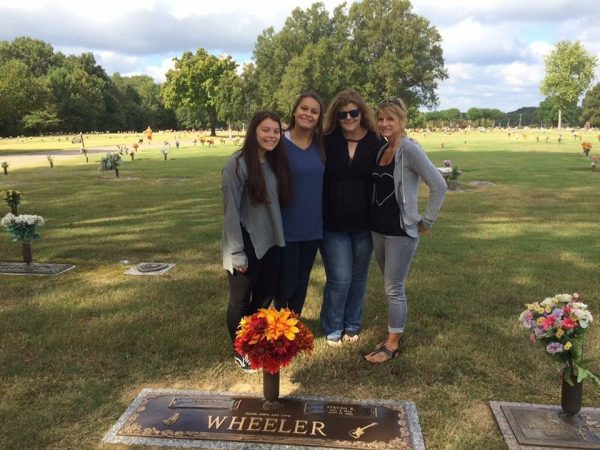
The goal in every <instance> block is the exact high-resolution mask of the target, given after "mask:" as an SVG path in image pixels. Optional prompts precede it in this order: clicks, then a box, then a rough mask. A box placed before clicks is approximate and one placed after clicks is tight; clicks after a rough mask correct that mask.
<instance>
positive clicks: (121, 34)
mask: <svg viewBox="0 0 600 450" xmlns="http://www.w3.org/2000/svg"><path fill="white" fill-rule="evenodd" d="M352 1H353V0H349V1H348V2H347V3H352ZM312 3H314V2H313V1H301V0H260V1H252V0H220V1H219V0H217V1H215V0H213V1H206V0H203V1H199V0H143V1H142V0H103V1H102V2H98V1H96V0H89V1H85V2H81V1H80V0H0V40H6V41H12V40H13V39H14V38H16V37H18V36H29V37H32V38H36V39H41V40H43V41H45V42H47V43H50V44H51V45H52V46H53V47H54V49H55V51H61V52H63V53H65V54H81V53H83V52H92V53H93V54H94V56H95V58H96V61H97V62H98V63H99V64H100V65H101V66H102V67H104V69H105V70H106V72H107V73H108V74H109V75H112V74H113V73H114V72H119V73H120V74H121V75H137V74H147V75H150V76H152V77H153V78H154V79H155V80H156V81H157V82H163V81H164V79H165V73H166V72H167V71H168V70H169V69H170V68H171V67H172V64H173V61H172V58H173V57H180V56H181V55H182V54H183V52H185V51H192V52H194V51H195V50H196V49H197V48H200V47H202V48H204V49H206V50H207V51H208V52H209V53H211V54H214V55H222V54H228V55H231V56H232V57H233V58H234V59H235V60H236V61H237V62H238V63H240V64H243V63H245V62H250V61H251V60H252V51H253V49H254V44H255V42H256V37H257V36H258V35H259V34H260V33H261V32H262V31H263V30H264V29H265V28H267V27H269V26H272V27H274V29H275V30H276V31H278V30H280V29H281V27H282V26H283V23H284V22H285V19H286V18H287V17H288V16H289V15H290V14H291V12H292V10H293V9H294V8H296V7H300V8H302V9H306V8H308V7H309V6H310V5H311V4H312ZM322 3H324V4H325V6H326V8H327V9H328V10H329V11H332V10H333V8H334V7H335V6H337V5H339V4H341V3H343V2H342V0H322ZM412 5H413V10H414V12H415V13H417V14H419V15H420V16H423V17H425V18H426V19H427V20H429V22H430V23H431V25H433V26H435V27H436V28H437V29H438V31H439V32H440V34H441V36H442V48H443V51H444V59H445V65H446V68H447V70H448V73H449V77H448V79H446V80H444V81H443V82H441V83H440V85H439V87H438V91H437V93H438V96H439V99H440V103H439V105H438V107H437V108H436V109H448V108H458V109H460V110H461V111H463V112H466V111H467V110H468V109H469V108H471V107H477V108H498V109H500V110H502V111H504V112H509V111H513V110H515V109H518V108H520V107H523V106H538V105H539V103H540V101H542V100H543V97H542V96H541V94H540V92H539V85H540V82H541V80H542V79H543V77H544V56H545V55H547V54H548V53H549V52H550V51H551V50H552V48H553V45H554V44H555V43H556V42H557V41H560V40H570V41H575V40H579V41H581V42H582V44H583V45H584V47H585V48H586V50H587V51H588V52H589V53H590V54H592V55H594V56H597V57H598V58H599V61H600V22H598V19H597V17H596V14H597V13H594V11H597V10H596V8H597V0H413V1H412ZM598 81H600V68H599V69H598V70H597V72H596V79H595V80H594V83H596V82H598Z"/></svg>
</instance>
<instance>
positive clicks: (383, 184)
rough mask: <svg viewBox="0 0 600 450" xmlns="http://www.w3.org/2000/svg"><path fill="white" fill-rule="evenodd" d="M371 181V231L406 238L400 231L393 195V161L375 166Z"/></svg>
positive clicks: (398, 212)
mask: <svg viewBox="0 0 600 450" xmlns="http://www.w3.org/2000/svg"><path fill="white" fill-rule="evenodd" d="M371 177H372V179H373V202H372V203H371V230H373V231H376V232H377V233H379V234H384V235H386V236H408V235H407V234H406V231H404V230H403V229H402V226H401V223H400V220H399V217H400V207H399V206H398V200H397V199H396V195H395V194H394V160H393V159H392V161H391V162H390V163H389V164H388V165H387V166H380V165H379V164H376V165H375V166H374V168H373V173H372V175H371Z"/></svg>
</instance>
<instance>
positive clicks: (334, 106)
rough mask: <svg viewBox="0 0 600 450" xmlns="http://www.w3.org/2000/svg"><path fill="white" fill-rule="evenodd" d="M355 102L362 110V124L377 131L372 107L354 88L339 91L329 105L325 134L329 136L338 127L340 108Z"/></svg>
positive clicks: (367, 128)
mask: <svg viewBox="0 0 600 450" xmlns="http://www.w3.org/2000/svg"><path fill="white" fill-rule="evenodd" d="M350 103H354V104H355V105H356V106H358V109H359V111H360V126H361V127H362V128H364V129H365V130H367V131H373V132H374V131H375V123H374V121H373V113H372V112H371V108H369V106H368V105H367V103H366V102H365V101H364V99H363V98H362V97H361V95H360V94H359V93H358V92H356V91H355V90H353V89H345V90H343V91H341V92H340V93H338V94H337V95H336V96H335V97H334V98H333V100H331V102H330V103H329V106H328V107H327V113H326V114H325V129H324V131H323V134H324V135H325V136H327V135H328V134H331V133H333V132H334V131H335V130H336V129H338V128H339V127H340V126H341V125H340V120H339V119H338V112H339V111H340V108H342V107H344V106H346V105H348V104H350Z"/></svg>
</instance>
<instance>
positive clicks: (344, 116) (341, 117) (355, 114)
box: [337, 109, 360, 120]
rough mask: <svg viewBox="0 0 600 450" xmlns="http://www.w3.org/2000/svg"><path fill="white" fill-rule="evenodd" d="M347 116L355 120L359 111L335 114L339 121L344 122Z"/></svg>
mask: <svg viewBox="0 0 600 450" xmlns="http://www.w3.org/2000/svg"><path fill="white" fill-rule="evenodd" d="M348 115H350V117H352V118H353V119H356V118H357V117H358V116H359V115H360V109H353V110H351V111H338V114H337V116H338V119H339V120H344V119H345V118H346V117H348Z"/></svg>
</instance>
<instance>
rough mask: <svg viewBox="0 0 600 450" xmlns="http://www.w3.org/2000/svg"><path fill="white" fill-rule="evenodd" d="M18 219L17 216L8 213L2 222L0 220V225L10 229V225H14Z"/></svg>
mask: <svg viewBox="0 0 600 450" xmlns="http://www.w3.org/2000/svg"><path fill="white" fill-rule="evenodd" d="M16 217H17V216H15V215H14V214H12V213H8V214H6V215H5V216H4V217H3V218H2V220H0V225H2V226H3V227H8V226H9V225H12V224H13V223H14V221H15V218H16Z"/></svg>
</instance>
